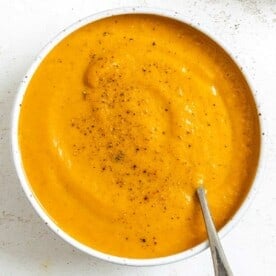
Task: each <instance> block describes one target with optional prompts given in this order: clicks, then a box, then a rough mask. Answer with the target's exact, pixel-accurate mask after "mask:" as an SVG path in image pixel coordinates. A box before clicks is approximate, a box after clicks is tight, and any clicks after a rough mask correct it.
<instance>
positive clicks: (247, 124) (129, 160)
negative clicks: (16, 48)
mask: <svg viewBox="0 0 276 276" xmlns="http://www.w3.org/2000/svg"><path fill="white" fill-rule="evenodd" d="M259 140H260V134H259V124H258V116H257V112H256V107H255V104H254V101H253V98H252V95H251V92H250V89H249V87H248V85H247V83H246V81H245V79H244V77H243V75H242V74H241V72H240V70H239V68H238V67H237V66H236V65H235V63H234V62H233V61H232V60H231V58H230V57H229V56H228V55H227V54H226V53H225V52H224V51H223V50H222V49H221V48H220V47H219V46H218V45H217V44H216V43H214V42H213V41H212V40H210V39H209V38H208V37H206V36H205V35H204V34H202V33H201V32H199V31H197V30H195V29H194V28H192V27H190V26H188V25H185V24H183V23H180V22H177V21H174V20H171V19H166V18H162V17H158V16H151V15H123V16H115V17H110V18H107V19H103V20H99V21H97V22H94V23H91V24H88V25H86V26H84V27H82V28H81V29H79V30H77V31H75V32H74V33H72V34H71V35H69V36H68V37H67V38H65V39H64V40H62V41H61V42H60V43H59V44H58V45H57V46H56V47H55V48H54V49H53V50H52V51H51V52H50V53H49V54H48V55H47V56H46V58H45V59H44V61H43V62H42V63H41V65H40V66H39V68H38V69H37V71H36V72H35V74H34V76H33V77H32V80H31V82H30V84H29V86H28V88H27V91H26V94H25V96H24V100H23V102H22V107H21V112H20V121H19V144H20V149H21V154H22V161H23V166H24V169H25V172H26V175H27V178H28V180H29V183H30V185H31V187H32V189H33V191H34V193H35V195H36V197H37V199H38V201H39V202H40V203H41V205H42V207H43V208H44V209H45V211H46V212H47V213H48V214H49V216H50V217H51V218H52V219H53V220H54V221H55V223H56V224H57V225H58V226H59V227H60V228H61V229H63V230H64V231H65V232H67V233H68V234H69V235H71V236H72V237H74V238H75V239H76V240H78V241H80V242H81V243H83V244H85V245H88V246H90V247H91V248H94V249H97V250H99V251H102V252H106V253H109V254H112V255H116V256H124V257H134V258H152V257H160V256H167V255H170V254H174V253H178V252H181V251H183V250H186V249H189V248H191V247H193V246H195V245H197V244H199V243H200V242H202V241H203V240H205V239H206V232H205V227H204V223H203V219H202V215H201V211H200V206H199V202H198V200H197V197H196V193H195V189H196V187H197V186H199V185H204V187H205V188H206V190H207V198H208V201H209V205H210V208H211V212H212V214H213V217H214V220H215V224H216V226H217V228H218V229H219V228H221V227H222V226H223V225H224V224H225V223H226V222H227V221H228V220H229V219H230V218H231V217H232V216H233V215H234V214H235V212H236V211H237V209H238V208H239V206H240V204H241V203H242V201H243V200H244V198H245V196H246V194H247V192H248V190H249V188H250V186H251V182H252V180H253V177H254V174H255V170H256V166H257V162H258V155H259V143H260V142H259Z"/></svg>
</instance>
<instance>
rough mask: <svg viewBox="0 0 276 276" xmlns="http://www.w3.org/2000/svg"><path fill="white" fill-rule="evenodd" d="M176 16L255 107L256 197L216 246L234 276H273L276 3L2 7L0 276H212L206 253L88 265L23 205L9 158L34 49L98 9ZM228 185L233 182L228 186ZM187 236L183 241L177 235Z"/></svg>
mask: <svg viewBox="0 0 276 276" xmlns="http://www.w3.org/2000/svg"><path fill="white" fill-rule="evenodd" d="M130 5H143V6H149V7H160V8H167V9H174V10H176V11H178V12H180V13H181V14H183V18H184V19H185V18H186V19H187V20H188V21H191V22H193V24H194V25H198V26H200V27H201V28H202V29H203V30H207V31H208V33H210V34H211V35H212V36H213V37H214V38H217V39H218V40H219V41H222V42H223V45H224V46H226V47H227V49H228V50H229V51H230V52H231V53H232V54H233V56H235V57H236V59H237V61H238V62H239V63H240V64H241V65H242V67H243V70H244V71H245V72H246V74H248V75H249V79H250V81H251V84H252V85H253V87H254V90H255V92H256V96H257V100H258V102H259V103H260V104H261V106H260V109H261V113H262V118H263V123H264V132H265V136H264V139H265V143H266V146H265V148H264V154H265V160H266V166H265V167H264V175H265V177H263V181H262V183H261V185H260V187H259V192H258V194H257V196H256V198H255V199H254V201H253V204H252V205H251V206H250V209H249V210H248V211H247V212H246V214H245V216H244V217H243V219H242V220H241V221H240V222H239V224H238V225H237V226H236V227H235V228H234V230H232V232H230V234H228V235H227V236H226V237H225V238H224V239H223V241H222V243H223V246H224V248H225V251H226V253H227V256H228V259H229V262H230V263H231V266H232V267H233V271H234V272H235V275H274V274H276V266H275V261H276V215H275V212H276V185H275V184H276V123H275V121H276V2H275V1H274V0H270V1H269V0H263V1H259V2H256V1H230V0H229V1H222V0H221V1H215V0H209V1H183V0H174V1H172V0H171V1H164V0H163V1H162V0H152V1H149V0H148V1H145V0H144V1H142V0H141V1H126V0H125V1H119V0H116V1H115V0H113V1H91V0H78V1H77V0H75V1H73V0H67V1H65V0H63V1H61V0H60V1H55V0H50V1H49V0H48V1H38V0H36V1H35V0H9V1H4V0H0V34H1V36H0V275H87V274H91V275H106V274H109V275H212V274H213V269H212V262H211V257H210V254H209V251H205V252H203V253H201V254H199V255H197V256H196V257H193V258H191V259H188V260H185V261H182V262H178V263H175V264H170V265H165V266H156V267H148V268H136V267H124V266H119V265H113V264H109V263H106V262H103V261H100V260H97V259H94V258H92V257H89V256H87V255H85V254H83V253H81V252H79V251H77V250H75V249H74V248H73V247H71V246H70V245H67V244H66V243H65V242H63V241H62V240H61V239H60V238H58V237H57V236H56V235H55V234H53V233H52V232H51V231H50V230H49V229H48V228H47V227H46V226H45V225H44V224H43V223H42V221H41V219H40V218H39V217H38V216H37V215H36V213H35V212H34V211H33V209H32V207H31V206H30V204H29V203H28V201H27V199H26V198H25V195H24V194H23V191H22V189H21V187H20V184H19V182H18V180H17V177H16V174H15V171H14V167H13V164H12V160H11V153H10V118H11V109H12V104H13V99H14V96H15V94H16V89H17V87H18V85H19V84H20V81H21V79H22V77H23V76H24V74H25V73H26V71H27V69H28V67H29V66H30V65H31V63H32V61H33V59H34V58H35V56H36V55H37V54H38V52H39V51H40V49H41V48H42V47H43V46H44V45H45V44H46V43H47V42H48V41H49V40H50V39H51V38H52V37H53V36H54V35H55V34H56V33H58V32H59V31H61V30H62V29H63V28H64V27H66V26H68V25H69V24H71V23H72V22H74V21H77V20H78V19H80V18H83V17H85V16H87V15H89V14H92V13H95V12H98V11H102V10H104V9H109V8H114V7H121V6H130ZM229 181H231V179H229ZM183 234H185V233H183Z"/></svg>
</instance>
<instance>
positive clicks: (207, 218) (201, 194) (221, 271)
mask: <svg viewBox="0 0 276 276" xmlns="http://www.w3.org/2000/svg"><path fill="white" fill-rule="evenodd" d="M197 195H198V198H199V202H200V206H201V210H202V213H203V218H204V222H205V226H206V229H207V233H208V238H209V244H210V249H211V254H212V258H213V264H214V270H215V275H216V276H233V273H232V271H231V269H230V266H229V264H228V262H227V259H226V256H225V254H224V252H223V249H222V246H221V243H220V241H219V237H218V234H217V231H216V228H215V225H214V222H213V219H212V217H211V214H210V210H209V207H208V203H207V200H206V197H205V189H204V188H203V187H198V188H197Z"/></svg>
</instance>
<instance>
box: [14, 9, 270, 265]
mask: <svg viewBox="0 0 276 276" xmlns="http://www.w3.org/2000/svg"><path fill="white" fill-rule="evenodd" d="M123 14H151V15H158V16H162V17H167V18H170V19H173V20H176V21H179V22H182V23H185V24H187V25H189V26H191V27H193V28H194V29H196V30H198V31H200V32H201V33H203V34H205V35H206V36H208V37H209V38H210V39H212V40H213V41H214V42H215V43H217V44H218V45H219V46H220V47H221V48H222V49H223V50H225V52H226V53H227V54H228V55H229V56H230V57H231V59H232V60H233V62H234V63H235V64H237V65H238V66H239V68H241V66H240V65H239V63H238V62H237V60H236V59H234V58H233V56H232V55H231V51H229V49H228V48H227V47H226V45H224V43H223V41H219V39H217V38H214V37H213V35H210V33H209V32H208V31H207V30H205V29H204V28H201V27H200V28H198V26H195V25H194V24H193V23H192V22H191V20H189V19H188V18H186V17H185V16H184V15H181V13H178V12H176V11H172V10H167V9H160V8H154V7H144V6H135V7H121V8H115V9H109V10H104V11H101V12H98V13H95V14H92V15H89V16H87V17H85V18H83V19H80V20H78V21H76V22H75V23H73V24H71V25H70V26H68V27H67V28H65V29H63V30H62V31H61V32H59V33H58V34H57V35H56V36H55V37H54V38H53V39H51V40H50V41H49V42H48V43H47V44H46V46H45V47H44V48H43V49H42V50H41V51H40V53H39V54H38V56H37V57H36V58H35V60H34V61H33V63H32V65H31V67H30V68H29V70H28V71H27V73H26V75H25V76H24V78H23V80H22V81H21V83H20V86H19V88H18V91H17V95H16V97H15V100H14V105H13V110H12V121H11V145H12V156H13V161H14V165H15V169H16V173H17V176H18V178H19V181H20V183H21V186H22V188H23V190H24V192H25V194H26V196H27V198H28V199H29V202H30V203H31V205H32V206H33V208H34V209H35V211H36V213H37V214H38V215H39V216H40V217H41V219H42V220H43V221H44V223H45V224H46V225H48V226H49V228H50V229H51V230H52V231H53V232H54V233H56V234H57V235H58V236H59V237H61V238H62V239H63V240H65V241H66V242H67V243H69V244H71V245H72V246H74V247H75V248H77V249H79V250H80V251H82V252H85V253H87V254H89V255H91V256H93V257H96V258H99V259H102V260H105V261H108V262H111V263H115V264H121V265H130V266H153V265H161V264H169V263H173V262H176V261H180V260H184V259H188V258H190V257H192V256H194V255H196V254H199V253H200V252H202V251H204V250H205V249H207V248H208V247H209V245H208V242H207V240H206V241H204V242H202V243H200V244H199V245H197V246H194V247H192V248H190V249H187V250H185V251H183V252H180V253H177V254H173V255H169V256H164V257H158V258H148V259H142V258H141V259H138V258H126V257H119V256H114V255H111V254H108V253H103V252H101V251H98V250H96V249H93V248H91V247H89V246H86V245H84V244H82V243H81V242H79V241H77V240H76V239H75V238H73V237H71V236H70V235H69V234H67V233H66V232H65V231H63V230H62V229H61V228H59V227H58V225H57V224H56V223H55V222H54V221H53V220H52V219H51V218H50V216H49V215H48V214H47V212H46V210H44V208H43V207H42V205H41V204H40V203H39V200H38V199H37V198H36V195H35V194H34V192H33V191H32V188H31V185H30V183H29V181H28V178H27V175H26V174H25V171H24V167H23V163H22V159H21V154H20V147H19V141H18V123H19V116H20V108H21V103H22V101H23V98H24V95H25V92H26V90H27V87H28V85H29V83H30V80H31V79H32V77H33V75H34V73H35V71H36V70H37V68H38V67H39V65H40V64H41V62H42V61H43V59H44V58H45V57H46V56H47V54H48V53H49V52H50V51H51V50H52V49H53V48H54V47H55V46H56V45H57V44H58V43H59V42H60V41H61V40H63V39H64V38H65V37H67V36H68V35H69V34H71V33H72V32H74V31H75V30H77V29H79V28H81V27H83V26H84V25H87V24H89V23H92V22H95V21H97V20H100V19H103V18H107V17H111V16H116V15H123ZM241 73H242V74H243V77H244V78H245V80H246V82H247V84H248V86H249V88H250V90H251V93H252V97H253V99H254V101H255V105H256V109H257V112H260V104H259V102H258V98H257V97H256V96H257V95H256V93H254V90H253V88H252V85H251V82H250V81H249V78H248V76H245V72H244V70H242V69H241ZM259 126H260V151H259V160H258V164H257V168H256V173H255V177H254V179H253V181H252V184H251V187H250V189H249V191H248V194H247V196H246V198H245V199H244V200H243V202H242V204H241V205H240V207H239V209H238V210H237V212H236V213H235V214H234V216H233V217H232V218H231V219H230V220H229V221H228V222H227V224H226V225H225V226H224V227H223V228H222V229H221V230H219V232H218V235H219V237H220V238H222V237H224V236H225V235H226V234H228V233H229V232H230V231H231V230H232V229H233V227H234V226H235V225H236V224H237V222H238V221H240V219H241V218H242V216H243V215H244V213H245V211H246V210H247V209H248V207H249V205H250V204H251V203H252V200H253V198H254V197H255V196H256V194H257V191H258V187H259V186H260V182H261V178H262V177H263V171H264V168H265V163H264V158H263V145H264V139H263V137H262V135H261V133H262V129H263V123H262V118H261V117H260V116H259Z"/></svg>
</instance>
